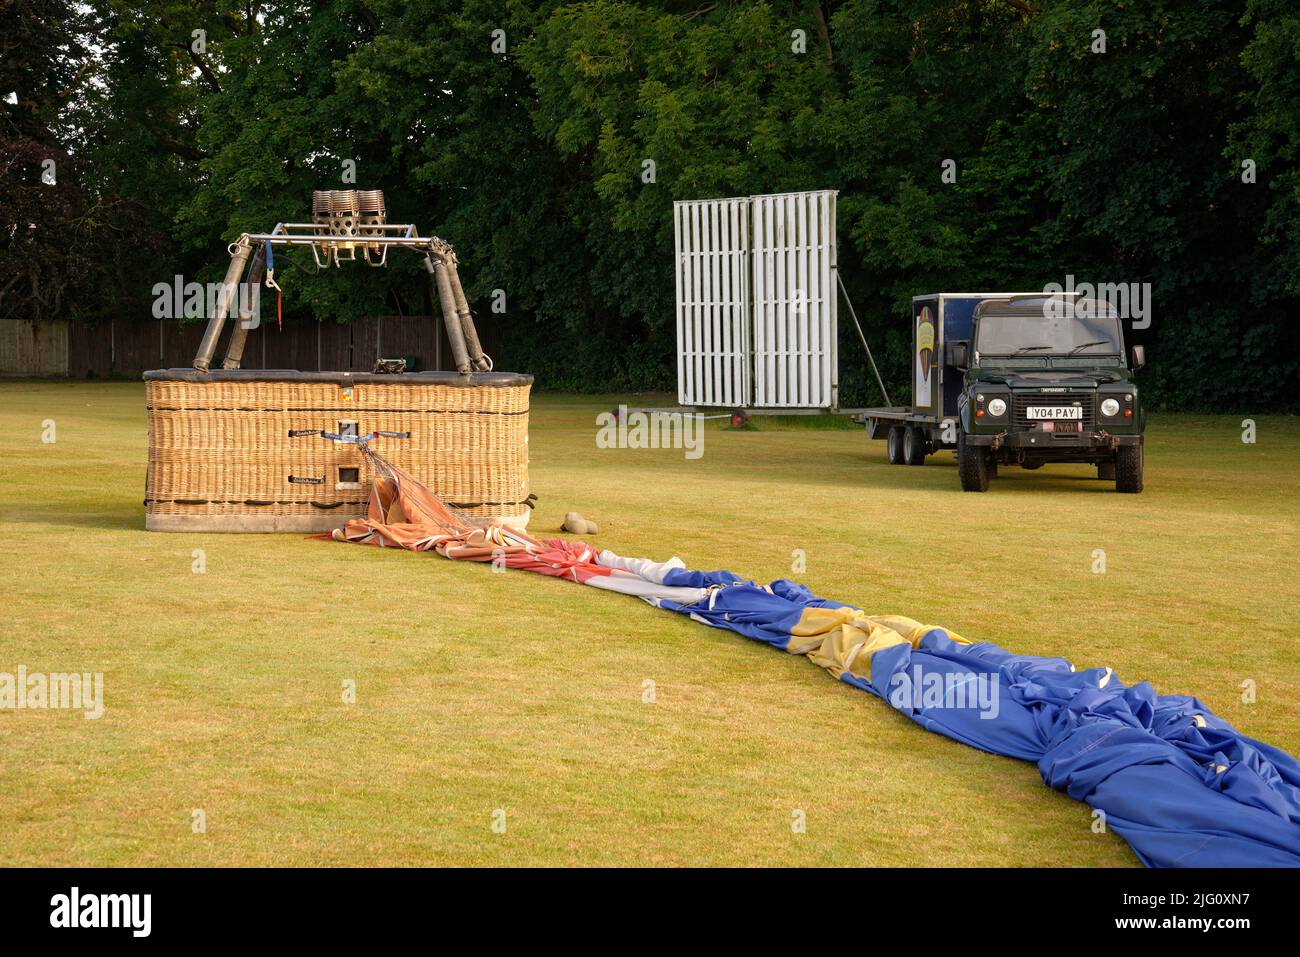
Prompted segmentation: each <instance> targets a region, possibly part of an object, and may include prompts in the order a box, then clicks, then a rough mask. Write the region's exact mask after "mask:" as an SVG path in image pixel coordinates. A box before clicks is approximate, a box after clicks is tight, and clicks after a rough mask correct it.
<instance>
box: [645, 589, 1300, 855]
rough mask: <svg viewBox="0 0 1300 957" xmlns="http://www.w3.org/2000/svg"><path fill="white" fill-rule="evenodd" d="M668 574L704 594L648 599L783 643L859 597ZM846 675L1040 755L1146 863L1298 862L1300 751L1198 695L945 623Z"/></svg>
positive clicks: (927, 719)
mask: <svg viewBox="0 0 1300 957" xmlns="http://www.w3.org/2000/svg"><path fill="white" fill-rule="evenodd" d="M662 583H663V584H664V585H666V586H670V587H688V588H699V589H704V590H706V592H707V597H705V598H701V599H700V600H697V601H694V602H689V603H682V602H676V601H672V600H653V599H649V598H648V599H647V600H651V602H652V604H656V605H658V606H659V607H663V608H667V609H670V610H673V611H677V612H681V613H683V614H688V615H690V616H691V617H692V618H694V619H696V620H697V621H701V622H703V623H705V624H709V625H712V626H714V627H718V628H726V629H729V630H731V631H734V632H737V633H739V634H741V635H744V636H746V637H748V638H752V639H755V640H757V641H762V642H764V643H766V644H769V645H772V646H773V647H776V648H780V649H783V650H794V648H793V647H792V645H793V644H797V643H799V642H800V641H801V636H800V634H799V632H800V630H801V625H803V624H805V623H806V622H807V621H808V611H809V609H845V610H856V609H855V608H854V606H850V605H845V604H844V603H841V602H834V601H830V600H828V599H824V598H820V597H818V596H817V595H814V594H813V593H812V592H811V591H809V590H808V589H807V588H805V587H804V586H802V585H799V584H796V583H794V582H790V581H785V580H781V581H775V582H772V583H771V584H770V585H767V586H760V585H757V584H755V583H753V582H748V581H744V580H742V579H740V578H739V577H738V576H736V575H734V574H732V573H731V572H725V571H718V572H696V571H688V570H685V569H675V570H670V571H669V572H668V573H667V574H666V575H664V576H663V577H662ZM643 597H645V596H643ZM803 630H804V632H805V633H807V631H808V629H807V628H804V629H803ZM839 677H840V680H842V681H845V682H847V683H849V684H851V685H853V686H855V687H858V688H861V689H862V690H864V691H869V692H871V693H872V694H874V695H877V696H878V697H880V698H882V699H884V700H885V701H887V702H889V703H890V704H891V705H892V706H893V707H895V708H897V709H898V710H899V711H901V712H902V713H903V714H906V715H907V716H908V717H909V718H911V719H912V720H913V721H915V722H916V723H917V724H919V725H921V726H922V727H924V728H926V729H927V730H929V731H934V732H936V733H938V734H942V735H946V736H947V737H949V738H953V739H954V740H957V741H960V742H962V743H963V744H967V745H970V746H971V747H975V748H980V749H982V750H984V751H988V752H990V753H993V754H1000V755H1007V756H1009V757H1015V758H1021V759H1023V760H1026V761H1035V762H1037V763H1038V768H1039V771H1040V772H1041V773H1042V776H1043V781H1044V782H1046V783H1047V784H1048V785H1049V786H1051V787H1053V788H1056V789H1057V790H1059V791H1064V792H1066V793H1067V794H1069V795H1070V796H1071V797H1073V798H1076V799H1077V800H1080V801H1085V802H1087V803H1088V804H1089V805H1090V806H1092V807H1093V808H1095V809H1097V810H1099V811H1101V812H1103V813H1104V814H1105V823H1106V826H1107V827H1108V828H1110V829H1112V830H1114V831H1115V832H1116V833H1118V834H1119V835H1120V836H1122V837H1123V838H1124V839H1125V840H1126V841H1127V842H1128V843H1129V845H1130V846H1131V847H1132V848H1133V850H1134V851H1135V852H1136V853H1137V855H1138V857H1139V858H1140V859H1141V860H1142V862H1143V863H1144V864H1147V865H1148V866H1152V867H1261V866H1275V867H1296V866H1300V762H1297V761H1296V759H1295V758H1293V757H1292V756H1291V755H1289V754H1287V753H1286V752H1284V751H1281V750H1279V749H1277V748H1274V747H1271V746H1270V745H1268V744H1265V743H1263V742H1261V741H1256V740H1254V739H1252V738H1249V737H1247V736H1245V735H1243V734H1242V733H1241V732H1239V731H1237V730H1236V729H1235V728H1233V727H1232V726H1231V725H1230V724H1228V723H1227V722H1226V721H1224V720H1222V719H1221V718H1218V717H1216V716H1215V715H1214V714H1213V713H1212V712H1211V711H1210V709H1209V708H1207V707H1206V706H1205V705H1204V704H1202V703H1201V702H1200V701H1198V700H1197V699H1196V698H1193V697H1189V696H1187V695H1161V694H1157V693H1156V691H1155V689H1153V688H1152V687H1151V685H1150V684H1148V683H1147V682H1145V681H1144V682H1140V683H1138V684H1135V685H1126V684H1124V682H1122V681H1121V680H1120V679H1119V678H1118V677H1117V676H1116V675H1115V674H1114V672H1113V671H1111V670H1110V669H1109V668H1092V669H1088V670H1085V671H1076V670H1075V669H1074V667H1073V666H1072V665H1071V664H1070V663H1069V662H1068V661H1065V660H1064V659H1062V658H1043V657H1036V656H1032V655H1016V654H1012V653H1011V652H1009V651H1006V650H1005V649H1003V648H999V647H998V646H997V645H994V644H990V643H988V642H974V643H970V642H965V641H964V640H960V639H958V640H955V639H954V638H953V637H952V636H951V633H949V632H947V631H946V630H945V629H942V628H931V629H926V630H925V631H924V632H923V633H922V634H920V635H919V638H918V639H917V640H915V641H900V642H898V643H894V644H891V645H889V646H887V647H883V648H880V649H879V650H876V651H874V652H873V653H872V655H871V660H870V669H869V676H866V677H864V676H863V675H862V674H855V673H854V672H853V671H850V670H845V671H843V672H842V673H841V674H840V676H839Z"/></svg>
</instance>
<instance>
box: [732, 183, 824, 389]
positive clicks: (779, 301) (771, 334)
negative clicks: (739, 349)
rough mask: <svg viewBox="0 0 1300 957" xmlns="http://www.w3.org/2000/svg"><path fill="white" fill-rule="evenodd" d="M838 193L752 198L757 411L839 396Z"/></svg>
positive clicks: (789, 194)
mask: <svg viewBox="0 0 1300 957" xmlns="http://www.w3.org/2000/svg"><path fill="white" fill-rule="evenodd" d="M835 196H836V194H835V191H834V190H818V191H816V192H808V193H779V194H776V195H772V196H755V197H753V220H754V232H753V236H754V243H753V265H754V279H753V283H754V286H753V289H754V294H753V314H754V405H755V406H756V407H759V408H795V409H823V408H831V407H832V406H834V405H835V403H836V401H837V397H836V395H835V392H836V388H837V384H838V383H837V374H836V370H837V368H838V357H837V348H836V347H837V337H838V322H837V317H838V311H837V306H838V297H837V295H836V289H835V269H836V262H835Z"/></svg>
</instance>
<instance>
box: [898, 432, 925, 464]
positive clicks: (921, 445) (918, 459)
mask: <svg viewBox="0 0 1300 957" xmlns="http://www.w3.org/2000/svg"><path fill="white" fill-rule="evenodd" d="M903 461H904V462H906V463H907V464H908V465H924V464H925V432H924V431H922V430H921V429H918V428H917V427H916V426H912V427H911V428H908V429H904V430H903Z"/></svg>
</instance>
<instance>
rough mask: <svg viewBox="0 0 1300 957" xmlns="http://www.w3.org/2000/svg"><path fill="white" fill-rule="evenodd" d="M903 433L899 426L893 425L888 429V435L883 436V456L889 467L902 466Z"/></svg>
mask: <svg viewBox="0 0 1300 957" xmlns="http://www.w3.org/2000/svg"><path fill="white" fill-rule="evenodd" d="M903 431H904V429H903V427H902V426H901V425H894V426H891V427H890V429H889V435H887V436H885V454H886V456H888V458H889V464H890V465H902V464H903Z"/></svg>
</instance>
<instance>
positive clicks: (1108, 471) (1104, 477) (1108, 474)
mask: <svg viewBox="0 0 1300 957" xmlns="http://www.w3.org/2000/svg"><path fill="white" fill-rule="evenodd" d="M1097 478H1098V479H1100V480H1101V481H1103V482H1113V481H1115V463H1114V462H1098V463H1097Z"/></svg>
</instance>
